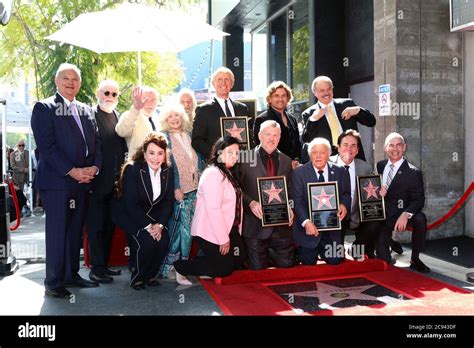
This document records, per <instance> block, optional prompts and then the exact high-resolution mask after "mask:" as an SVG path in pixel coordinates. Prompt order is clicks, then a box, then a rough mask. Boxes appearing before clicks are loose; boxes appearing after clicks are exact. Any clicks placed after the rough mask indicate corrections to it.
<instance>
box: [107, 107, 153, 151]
mask: <svg viewBox="0 0 474 348" xmlns="http://www.w3.org/2000/svg"><path fill="white" fill-rule="evenodd" d="M152 119H153V123H154V124H155V128H156V130H157V131H158V130H159V127H160V123H159V119H158V116H157V115H156V114H153V116H152ZM115 131H116V132H117V134H118V135H120V136H121V137H123V138H125V140H126V141H127V146H128V159H131V158H132V157H133V155H134V154H135V152H137V149H138V148H139V147H140V146H142V144H143V141H144V140H145V138H146V136H147V135H148V133H150V132H152V131H153V128H152V126H151V123H150V122H149V121H148V116H144V115H142V114H141V112H140V110H137V109H135V108H134V107H133V106H132V107H131V108H130V110H128V111H125V112H124V113H123V114H122V115H121V116H120V118H119V121H118V123H117V125H116V126H115Z"/></svg>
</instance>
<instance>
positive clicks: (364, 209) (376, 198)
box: [356, 175, 385, 222]
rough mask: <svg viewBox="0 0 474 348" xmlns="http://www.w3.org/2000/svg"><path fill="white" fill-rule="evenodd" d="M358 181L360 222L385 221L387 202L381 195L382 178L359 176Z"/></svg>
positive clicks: (379, 176) (378, 176)
mask: <svg viewBox="0 0 474 348" xmlns="http://www.w3.org/2000/svg"><path fill="white" fill-rule="evenodd" d="M356 181H357V194H358V196H359V214H360V221H361V222H364V221H377V220H385V201H384V198H383V197H382V196H381V195H380V189H381V188H382V176H381V175H366V176H358V177H357V180H356Z"/></svg>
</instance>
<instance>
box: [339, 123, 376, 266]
mask: <svg viewBox="0 0 474 348" xmlns="http://www.w3.org/2000/svg"><path fill="white" fill-rule="evenodd" d="M361 147H362V142H361V138H360V134H359V132H357V131H355V130H353V129H348V130H346V131H345V132H344V133H342V134H341V135H339V138H338V139H337V148H338V154H337V155H335V156H331V158H330V160H331V162H333V163H335V164H337V165H339V166H341V167H343V168H344V169H345V170H346V174H347V175H348V176H349V179H350V184H351V210H350V212H348V214H347V215H348V216H347V218H346V219H344V221H342V234H343V239H344V237H345V235H346V230H348V229H350V230H353V231H354V233H355V237H356V239H355V241H354V243H353V244H352V257H353V258H354V259H362V258H363V255H364V254H366V255H367V256H368V257H369V258H374V257H375V253H374V251H375V250H374V248H375V243H376V240H377V234H378V232H379V231H378V230H377V229H374V228H370V226H371V224H372V222H361V221H360V216H359V214H360V213H359V203H358V201H359V196H358V192H357V177H358V176H364V175H371V174H372V173H373V170H372V167H371V166H370V165H369V164H368V163H367V162H365V161H362V160H361V159H359V158H356V156H357V153H358V152H359V150H360V148H361Z"/></svg>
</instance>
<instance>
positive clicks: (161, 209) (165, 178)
mask: <svg viewBox="0 0 474 348" xmlns="http://www.w3.org/2000/svg"><path fill="white" fill-rule="evenodd" d="M173 178H174V175H173V168H172V167H167V166H166V165H165V164H163V165H162V166H161V174H160V179H161V193H160V195H159V196H158V198H157V199H155V200H153V188H152V184H151V178H150V172H149V169H148V164H147V163H146V162H134V163H133V164H129V165H127V167H126V169H125V172H124V174H123V182H122V183H123V196H122V198H121V201H122V205H123V206H122V208H123V211H122V212H123V213H124V216H123V217H122V221H123V220H124V219H123V218H124V217H125V218H126V220H128V221H125V222H124V223H122V224H121V223H120V222H119V223H118V225H119V226H121V227H122V228H125V229H126V230H131V231H132V232H135V233H136V232H137V231H139V230H140V229H143V228H145V227H146V226H148V225H149V224H156V223H160V224H162V225H164V226H166V224H167V223H168V219H169V218H170V216H171V213H172V211H173V204H174V179H173Z"/></svg>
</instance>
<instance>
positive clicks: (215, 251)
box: [174, 228, 246, 277]
mask: <svg viewBox="0 0 474 348" xmlns="http://www.w3.org/2000/svg"><path fill="white" fill-rule="evenodd" d="M194 238H196V240H197V241H198V245H199V248H200V249H201V251H202V253H203V255H202V256H197V257H196V258H194V259H192V260H178V261H176V262H175V263H174V268H175V269H176V271H177V272H178V273H180V274H182V275H184V276H188V275H193V276H209V277H225V276H228V275H230V274H231V273H232V272H233V271H234V270H236V269H239V268H240V267H241V266H242V265H243V264H244V262H245V256H246V251H245V246H244V243H243V241H242V237H241V236H240V234H239V232H238V230H237V229H236V228H233V229H232V230H231V232H230V234H229V238H230V250H229V252H228V253H227V254H226V255H222V254H221V253H220V251H219V245H217V244H214V243H211V242H209V241H207V240H205V239H203V238H201V237H194Z"/></svg>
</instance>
